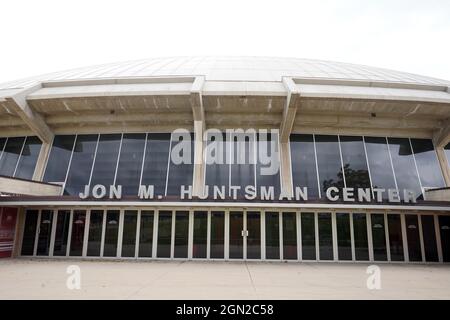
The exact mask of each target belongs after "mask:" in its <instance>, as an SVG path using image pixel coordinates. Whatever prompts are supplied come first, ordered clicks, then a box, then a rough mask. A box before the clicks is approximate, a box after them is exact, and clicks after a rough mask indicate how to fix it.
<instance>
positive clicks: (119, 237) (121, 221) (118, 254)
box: [116, 209, 125, 258]
mask: <svg viewBox="0 0 450 320" xmlns="http://www.w3.org/2000/svg"><path fill="white" fill-rule="evenodd" d="M124 216H125V212H124V210H123V209H120V211H119V230H118V235H117V252H116V257H118V258H121V257H122V242H123V224H124Z"/></svg>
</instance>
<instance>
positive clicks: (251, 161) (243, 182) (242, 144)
mask: <svg viewBox="0 0 450 320" xmlns="http://www.w3.org/2000/svg"><path fill="white" fill-rule="evenodd" d="M255 160H256V143H255V135H254V134H238V133H235V134H232V135H231V169H230V170H231V185H232V186H240V187H241V189H240V190H238V192H237V196H238V198H243V197H244V194H245V192H244V188H245V187H246V186H255Z"/></svg>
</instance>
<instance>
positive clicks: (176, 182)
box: [167, 133, 194, 196]
mask: <svg viewBox="0 0 450 320" xmlns="http://www.w3.org/2000/svg"><path fill="white" fill-rule="evenodd" d="M171 139H172V149H171V150H174V148H177V145H178V143H179V142H181V141H185V135H177V134H172V137H171ZM187 144H189V145H190V148H188V149H190V150H187V149H182V151H181V152H180V153H178V152H176V154H179V155H180V156H181V157H183V159H184V158H185V159H186V160H187V161H186V162H184V163H180V164H177V163H174V159H171V161H170V167H169V179H168V182H167V195H172V196H173V195H175V196H179V195H180V190H181V186H182V185H184V186H185V187H186V188H187V187H188V186H191V185H192V175H193V170H194V134H192V133H191V134H190V141H188V142H187ZM185 153H189V154H187V155H186V154H185Z"/></svg>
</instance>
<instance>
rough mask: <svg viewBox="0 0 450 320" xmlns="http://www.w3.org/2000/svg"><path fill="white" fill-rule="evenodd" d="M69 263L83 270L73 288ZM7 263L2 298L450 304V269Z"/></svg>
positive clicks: (0, 274) (1, 271) (1, 269)
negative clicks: (375, 282) (374, 271)
mask: <svg viewBox="0 0 450 320" xmlns="http://www.w3.org/2000/svg"><path fill="white" fill-rule="evenodd" d="M69 265H78V266H79V267H80V270H81V288H80V290H69V289H68V288H67V286H66V281H67V278H68V277H69V275H68V274H67V273H66V271H67V267H68V266H69ZM367 266H368V265H367V264H343V263H258V262H247V263H245V262H187V261H186V262H179V261H167V262H165V261H80V260H36V259H35V260H32V259H0V299H21V298H26V299H52V298H53V299H55V298H56V299H336V298H338V299H450V266H449V265H401V264H396V265H393V264H392V265H388V264H380V265H379V266H380V268H381V289H380V290H369V289H367V285H366V282H367V278H368V277H369V275H368V274H366V268H367Z"/></svg>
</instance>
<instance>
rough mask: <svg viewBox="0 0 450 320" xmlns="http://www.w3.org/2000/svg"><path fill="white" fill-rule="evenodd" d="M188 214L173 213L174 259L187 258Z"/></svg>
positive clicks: (185, 212)
mask: <svg viewBox="0 0 450 320" xmlns="http://www.w3.org/2000/svg"><path fill="white" fill-rule="evenodd" d="M188 232H189V212H188V211H176V212H175V244H174V253H173V254H174V258H187V257H188Z"/></svg>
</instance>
